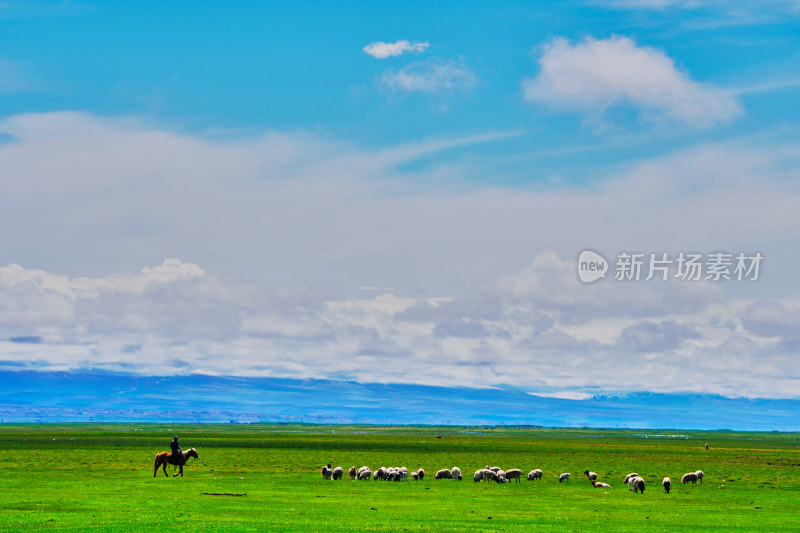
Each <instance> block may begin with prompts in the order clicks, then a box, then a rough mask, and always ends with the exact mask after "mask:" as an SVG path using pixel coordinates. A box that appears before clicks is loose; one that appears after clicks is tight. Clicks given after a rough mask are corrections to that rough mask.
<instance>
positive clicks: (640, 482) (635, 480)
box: [628, 476, 644, 494]
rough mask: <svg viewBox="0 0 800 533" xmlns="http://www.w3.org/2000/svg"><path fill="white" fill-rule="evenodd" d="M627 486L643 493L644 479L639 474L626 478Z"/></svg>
mask: <svg viewBox="0 0 800 533" xmlns="http://www.w3.org/2000/svg"><path fill="white" fill-rule="evenodd" d="M628 488H629V489H630V490H631V491H633V492H640V493H642V494H644V479H642V478H640V477H639V476H634V477H632V478H631V479H629V480H628Z"/></svg>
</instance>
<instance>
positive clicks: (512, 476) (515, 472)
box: [506, 468, 522, 483]
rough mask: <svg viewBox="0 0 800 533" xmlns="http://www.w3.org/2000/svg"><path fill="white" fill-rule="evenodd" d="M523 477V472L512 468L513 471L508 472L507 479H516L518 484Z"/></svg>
mask: <svg viewBox="0 0 800 533" xmlns="http://www.w3.org/2000/svg"><path fill="white" fill-rule="evenodd" d="M521 477H522V470H520V469H519V468H512V469H511V470H506V479H509V480H510V479H516V480H517V483H519V479H520V478H521Z"/></svg>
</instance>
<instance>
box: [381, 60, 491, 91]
mask: <svg viewBox="0 0 800 533" xmlns="http://www.w3.org/2000/svg"><path fill="white" fill-rule="evenodd" d="M475 79H476V78H475V74H474V73H473V72H472V70H470V69H469V68H468V67H466V66H465V65H464V64H463V62H461V61H452V60H442V59H431V60H428V61H415V62H413V63H409V64H408V65H406V66H405V67H403V68H402V69H400V70H393V69H389V70H387V71H386V72H384V73H383V76H382V77H381V82H382V83H383V84H384V85H385V86H386V87H388V88H390V89H392V90H396V91H412V92H413V91H416V92H426V93H435V92H439V91H453V90H461V89H469V88H470V87H473V86H474V85H475Z"/></svg>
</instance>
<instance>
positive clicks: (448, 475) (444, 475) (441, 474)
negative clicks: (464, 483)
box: [433, 468, 453, 479]
mask: <svg viewBox="0 0 800 533" xmlns="http://www.w3.org/2000/svg"><path fill="white" fill-rule="evenodd" d="M433 479H453V473H452V472H450V471H449V470H448V469H446V468H442V469H441V470H439V471H438V472H436V475H435V476H433Z"/></svg>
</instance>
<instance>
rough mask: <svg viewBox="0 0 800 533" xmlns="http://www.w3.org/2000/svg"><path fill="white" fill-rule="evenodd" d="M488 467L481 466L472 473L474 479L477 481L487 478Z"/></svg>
mask: <svg viewBox="0 0 800 533" xmlns="http://www.w3.org/2000/svg"><path fill="white" fill-rule="evenodd" d="M485 473H486V469H485V468H481V469H480V470H476V471H475V473H474V474H473V475H472V480H473V481H474V482H475V483H477V482H478V481H483V480H484V478H485Z"/></svg>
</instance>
